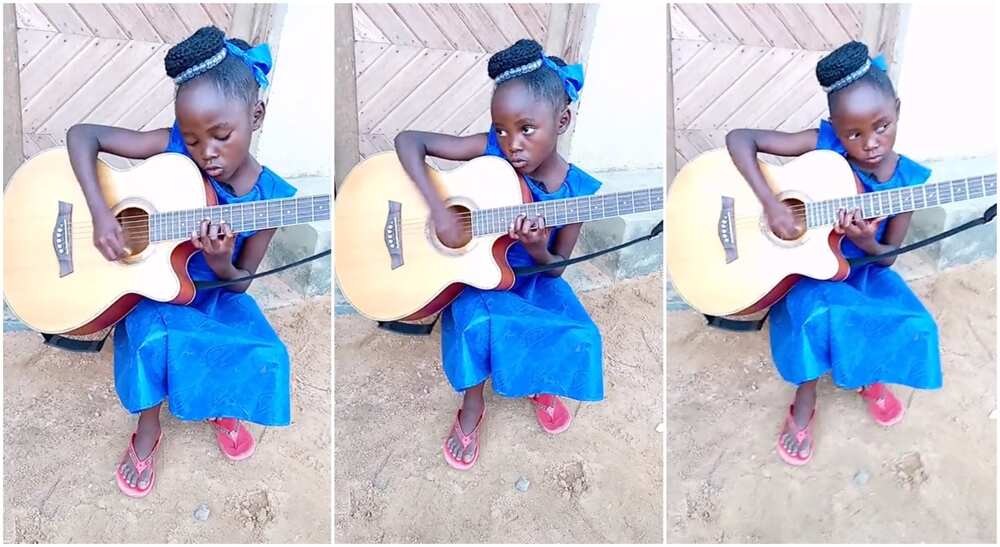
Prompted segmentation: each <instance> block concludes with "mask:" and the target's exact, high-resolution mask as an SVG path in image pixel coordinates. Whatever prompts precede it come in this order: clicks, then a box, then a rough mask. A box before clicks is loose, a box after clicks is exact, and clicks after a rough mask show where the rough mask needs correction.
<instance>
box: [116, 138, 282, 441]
mask: <svg viewBox="0 0 1000 547" xmlns="http://www.w3.org/2000/svg"><path fill="white" fill-rule="evenodd" d="M165 152H178V153H181V154H184V155H186V156H188V157H190V154H189V153H188V150H187V147H186V146H185V144H184V139H183V138H182V137H181V134H180V131H179V129H178V127H177V124H176V123H175V124H174V126H173V128H172V129H171V132H170V144H169V145H168V146H167V149H166V150H165ZM209 181H210V182H211V184H212V186H213V188H214V189H215V192H216V194H218V198H219V203H220V204H226V203H246V202H250V201H257V200H265V199H278V198H284V197H290V196H292V195H294V194H295V192H296V189H295V187H293V186H292V185H290V184H288V183H287V182H286V181H285V180H284V179H282V178H281V177H279V176H278V175H276V174H274V172H272V171H271V170H270V169H267V168H266V167H265V168H264V169H263V170H262V171H261V174H260V178H259V179H258V180H257V183H256V184H255V185H254V187H253V189H251V190H250V192H248V193H246V194H244V195H242V196H236V195H234V194H233V193H232V192H231V190H230V189H229V188H228V187H227V186H225V185H223V184H221V183H219V182H218V181H216V180H215V179H212V178H211V177H209ZM254 233H255V232H244V233H239V234H237V235H236V241H235V248H234V251H233V260H235V259H236V257H237V256H239V253H240V251H241V250H242V248H243V244H244V243H245V242H246V240H247V238H249V237H250V236H252V235H253V234H254ZM188 272H189V273H190V274H191V277H192V279H194V280H196V281H203V280H205V281H211V280H216V279H218V278H217V277H216V275H215V273H214V272H213V271H212V269H211V268H210V267H209V266H208V263H207V262H206V261H205V258H204V256H203V255H202V254H201V253H197V254H195V255H194V256H192V257H191V260H190V262H189V263H188ZM114 343H115V390H116V391H117V392H118V398H119V399H120V400H121V403H122V406H124V407H125V409H126V410H128V411H129V412H132V413H138V412H140V411H142V410H144V409H147V408H150V407H152V406H154V405H156V404H158V403H161V402H163V401H164V399H166V400H168V401H169V406H170V411H171V412H172V413H173V414H174V416H176V417H177V418H179V419H182V420H203V419H206V418H212V417H227V418H237V419H240V420H245V421H249V422H254V423H258V424H261V425H269V426H275V425H288V424H289V423H290V422H291V387H290V381H289V359H288V352H287V351H286V350H285V346H284V344H283V343H282V342H281V340H280V339H279V338H278V335H277V334H276V333H275V332H274V329H273V328H271V325H270V324H269V323H268V322H267V319H266V318H265V317H264V314H263V313H262V312H261V310H260V308H259V307H258V306H257V303H256V302H255V301H254V299H253V297H251V296H250V295H249V294H246V293H239V292H233V291H230V290H228V289H227V288H225V287H221V288H217V289H207V290H199V291H198V293H197V295H196V297H195V299H194V302H192V303H191V304H190V305H188V306H178V305H174V304H165V303H161V302H155V301H152V300H147V299H143V300H142V301H141V302H140V303H139V305H138V306H136V308H135V309H134V310H133V311H132V313H130V314H129V315H127V316H126V317H125V319H124V320H122V321H121V322H120V323H118V325H117V327H116V328H115V337H114Z"/></svg>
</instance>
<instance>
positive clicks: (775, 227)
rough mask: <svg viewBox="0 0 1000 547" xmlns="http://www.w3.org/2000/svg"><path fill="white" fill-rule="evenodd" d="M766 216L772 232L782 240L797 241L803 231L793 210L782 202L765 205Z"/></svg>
mask: <svg viewBox="0 0 1000 547" xmlns="http://www.w3.org/2000/svg"><path fill="white" fill-rule="evenodd" d="M764 214H765V215H767V225H768V226H769V227H770V228H771V231H772V232H774V234H775V235H777V236H778V237H780V238H781V239H795V238H796V237H798V235H799V234H800V232H801V231H802V229H801V227H800V226H799V223H798V222H796V220H795V215H793V214H792V210H791V209H789V208H788V206H787V205H785V204H784V203H783V202H781V201H777V200H776V201H774V202H773V203H771V204H769V205H765V206H764Z"/></svg>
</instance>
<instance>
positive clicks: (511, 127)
mask: <svg viewBox="0 0 1000 547" xmlns="http://www.w3.org/2000/svg"><path fill="white" fill-rule="evenodd" d="M490 114H491V115H492V117H493V127H494V128H495V129H496V132H497V139H498V140H499V141H500V149H501V150H503V153H504V155H505V156H506V157H507V161H509V162H510V164H511V166H513V167H514V170H515V171H517V172H518V173H519V174H522V175H531V174H532V173H534V172H535V170H536V169H538V167H539V166H540V165H542V164H543V163H544V162H545V161H546V160H548V159H549V158H550V157H552V156H553V154H555V151H556V143H557V142H558V140H559V135H561V134H562V133H563V132H564V131H566V127H567V126H568V125H569V110H568V109H566V108H562V109H560V111H559V112H554V111H553V108H552V104H550V103H549V102H547V101H544V100H539V98H538V97H535V96H534V94H533V93H532V92H531V90H529V89H528V87H527V86H526V85H524V84H523V83H521V82H519V81H517V80H514V81H511V82H508V83H506V84H504V85H501V86H500V87H499V88H497V90H496V91H495V92H494V93H493V102H492V104H491V105H490Z"/></svg>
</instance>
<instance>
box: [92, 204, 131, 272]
mask: <svg viewBox="0 0 1000 547" xmlns="http://www.w3.org/2000/svg"><path fill="white" fill-rule="evenodd" d="M94 246H95V247H97V250H98V251H101V254H102V255H104V258H106V259H107V260H109V261H114V260H118V259H119V258H121V257H122V256H123V255H124V254H125V232H124V230H122V227H121V224H119V223H118V219H117V218H115V215H113V214H112V213H111V211H110V210H108V211H106V212H104V213H101V214H99V215H97V216H95V217H94Z"/></svg>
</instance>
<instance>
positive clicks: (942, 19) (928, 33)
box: [895, 2, 997, 160]
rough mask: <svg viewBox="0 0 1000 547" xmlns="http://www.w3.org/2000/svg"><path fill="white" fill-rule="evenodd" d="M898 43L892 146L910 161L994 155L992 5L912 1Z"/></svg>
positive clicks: (994, 99) (993, 34) (994, 55)
mask: <svg viewBox="0 0 1000 547" xmlns="http://www.w3.org/2000/svg"><path fill="white" fill-rule="evenodd" d="M910 10H911V11H910V18H909V23H908V25H907V28H906V31H905V32H906V34H905V36H904V41H903V50H902V58H901V60H902V65H901V69H900V75H899V81H898V82H895V83H896V84H897V92H898V94H899V97H900V100H901V101H902V108H901V111H900V117H899V118H900V119H899V124H900V126H899V136H898V137H897V140H896V150H898V151H900V152H902V153H903V154H906V155H908V156H910V157H912V158H914V159H919V160H930V159H952V158H967V157H977V156H994V155H996V125H995V120H996V83H995V81H994V78H995V74H996V63H997V58H996V45H995V44H996V41H995V40H996V39H995V38H994V36H995V33H996V15H995V7H994V6H993V5H992V3H990V4H987V5H983V4H979V5H962V4H959V3H957V2H956V3H952V2H948V3H940V4H930V3H928V4H914V5H912V6H911V8H910Z"/></svg>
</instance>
